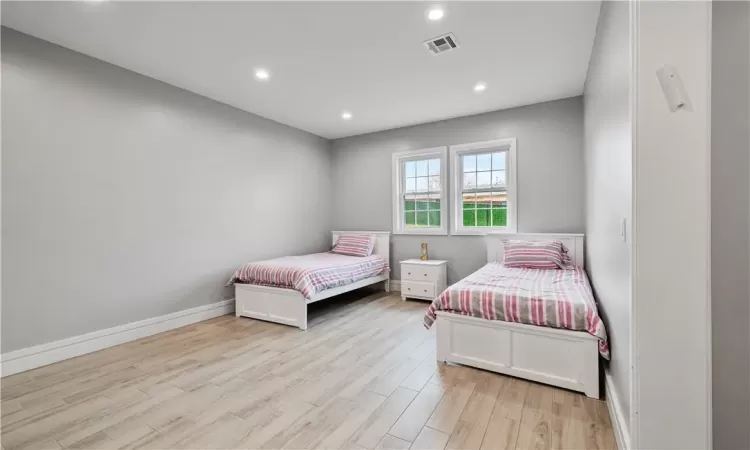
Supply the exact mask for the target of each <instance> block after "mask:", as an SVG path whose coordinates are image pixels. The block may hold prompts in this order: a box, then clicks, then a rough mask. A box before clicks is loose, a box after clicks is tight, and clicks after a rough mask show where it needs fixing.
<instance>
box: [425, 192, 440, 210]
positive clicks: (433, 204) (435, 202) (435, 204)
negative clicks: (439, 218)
mask: <svg viewBox="0 0 750 450" xmlns="http://www.w3.org/2000/svg"><path fill="white" fill-rule="evenodd" d="M427 209H430V210H436V209H440V197H437V196H434V195H433V196H430V201H429V202H428V207H427Z"/></svg>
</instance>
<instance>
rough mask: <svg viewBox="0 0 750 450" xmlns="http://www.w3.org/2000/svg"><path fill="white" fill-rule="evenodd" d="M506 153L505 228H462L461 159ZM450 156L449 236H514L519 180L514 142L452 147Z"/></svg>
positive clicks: (502, 141) (494, 141) (512, 139)
mask: <svg viewBox="0 0 750 450" xmlns="http://www.w3.org/2000/svg"><path fill="white" fill-rule="evenodd" d="M496 148H502V149H504V150H506V149H507V152H508V153H507V155H506V161H507V162H506V173H505V186H506V193H507V196H508V207H507V208H508V209H507V213H506V214H507V218H508V221H507V225H506V226H504V227H465V226H464V224H463V197H462V188H463V167H462V165H461V157H462V156H463V155H470V154H472V153H476V154H480V153H488V152H489V151H491V150H492V149H496ZM450 153H451V214H452V220H451V234H454V235H485V234H487V233H498V232H499V233H515V232H516V230H517V224H518V196H517V193H518V184H517V181H518V177H517V176H516V174H517V172H516V168H517V164H516V161H517V160H516V138H507V139H495V140H492V141H484V142H473V143H470V144H461V145H452V146H451V147H450Z"/></svg>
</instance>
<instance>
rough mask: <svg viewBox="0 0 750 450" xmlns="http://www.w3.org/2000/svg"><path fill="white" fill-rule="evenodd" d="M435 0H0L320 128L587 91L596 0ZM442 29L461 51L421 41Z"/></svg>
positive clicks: (364, 127) (65, 33) (60, 30)
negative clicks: (433, 48)
mask: <svg viewBox="0 0 750 450" xmlns="http://www.w3.org/2000/svg"><path fill="white" fill-rule="evenodd" d="M430 6H432V5H431V4H429V3H422V2H327V3H322V2H321V3H318V2H294V3H292V2H262V3H261V2H115V1H109V2H107V1H99V2H93V1H89V2H7V1H3V3H2V23H3V25H6V26H9V27H11V28H14V29H16V30H19V31H21V32H24V33H27V34H30V35H32V36H36V37H39V38H42V39H45V40H47V41H50V42H53V43H56V44H59V45H62V46H64V47H68V48H71V49H73V50H76V51H79V52H82V53H85V54H87V55H90V56H93V57H95V58H99V59H102V60H104V61H108V62H110V63H112V64H116V65H118V66H122V67H125V68H127V69H130V70H133V71H135V72H139V73H141V74H144V75H147V76H150V77H152V78H156V79H158V80H161V81H164V82H166V83H169V84H172V85H175V86H179V87H181V88H184V89H187V90H189V91H192V92H195V93H198V94H201V95H204V96H206V97H210V98H213V99H215V100H218V101H220V102H223V103H227V104H229V105H232V106H235V107H237V108H240V109H244V110H246V111H250V112H253V113H255V114H258V115H261V116H263V117H267V118H269V119H273V120H276V121H278V122H281V123H285V124H288V125H291V126H294V127H297V128H300V129H303V130H306V131H309V132H311V133H314V134H317V135H320V136H323V137H326V138H338V137H343V136H351V135H355V134H361V133H367V132H371V131H378V130H384V129H389V128H396V127H401V126H405V125H412V124H417V123H424V122H431V121H434V120H440V119H447V118H452V117H459V116H465V115H469V114H476V113H480V112H485V111H492V110H497V109H504V108H510V107H514V106H519V105H527V104H532V103H538V102H543V101H548V100H555V99H560V98H566V97H572V96H576V95H580V94H581V93H582V92H583V83H584V80H585V78H586V70H587V67H588V62H589V57H590V54H591V48H592V45H593V41H594V34H595V32H596V21H597V17H598V15H599V6H600V5H599V2H590V1H580V2H573V1H552V2H534V1H517V2H463V3H449V2H444V3H441V4H440V6H442V8H443V9H444V10H445V17H444V18H443V19H442V20H441V21H440V22H430V21H428V20H427V19H426V12H427V10H428V9H429V8H430ZM447 32H453V33H454V34H455V36H456V39H457V40H458V42H459V45H460V47H459V48H458V49H456V50H453V51H450V52H448V53H445V54H441V55H437V56H433V55H432V54H430V53H429V52H428V51H427V49H426V48H425V47H424V46H423V45H422V42H423V41H425V40H427V39H429V38H432V37H436V36H438V35H440V34H443V33H447ZM257 67H263V68H267V69H268V70H269V72H270V73H271V79H270V80H269V81H267V82H258V81H257V80H256V79H255V77H254V71H255V68H257ZM478 81H484V82H486V83H487V90H486V91H484V92H483V93H480V94H477V93H474V91H473V86H474V84H475V83H476V82H478ZM343 110H347V111H351V112H352V114H353V118H352V119H351V120H349V121H345V120H342V118H341V112H342V111H343Z"/></svg>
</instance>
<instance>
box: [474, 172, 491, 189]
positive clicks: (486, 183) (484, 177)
mask: <svg viewBox="0 0 750 450" xmlns="http://www.w3.org/2000/svg"><path fill="white" fill-rule="evenodd" d="M490 173H491V172H477V187H478V188H488V187H490V186H492V179H491V178H490Z"/></svg>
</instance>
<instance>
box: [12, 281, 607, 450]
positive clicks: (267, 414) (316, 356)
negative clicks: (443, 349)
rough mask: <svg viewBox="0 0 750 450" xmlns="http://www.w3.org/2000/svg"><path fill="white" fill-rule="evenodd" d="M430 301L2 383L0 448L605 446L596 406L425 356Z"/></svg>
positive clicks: (375, 302) (206, 336)
mask: <svg viewBox="0 0 750 450" xmlns="http://www.w3.org/2000/svg"><path fill="white" fill-rule="evenodd" d="M426 307H427V304H426V303H422V302H412V301H407V302H402V301H401V299H400V297H399V296H398V295H394V294H391V295H387V294H384V293H375V294H371V293H367V292H364V293H362V292H358V293H357V292H355V293H349V294H347V295H344V296H342V298H337V299H331V300H327V301H323V302H320V304H316V305H313V306H311V311H310V327H309V329H308V331H306V332H303V331H300V330H298V329H296V328H290V327H286V326H283V325H276V324H271V323H266V322H260V321H255V320H251V319H247V318H235V317H234V316H223V317H219V318H216V319H212V320H209V321H206V322H202V323H199V324H195V325H191V326H187V327H184V328H180V329H178V330H173V331H169V332H166V333H162V334H159V335H156V336H152V337H149V338H145V339H141V340H138V341H134V342H130V343H127V344H123V345H120V346H118V347H113V348H110V349H106V350H102V351H100V352H96V353H92V354H89V355H85V356H81V357H79V358H75V359H71V360H67V361H63V362H60V363H57V364H53V365H50V366H46V367H41V368H39V369H35V370H32V371H29V372H25V373H22V374H17V375H13V376H10V377H7V378H4V379H3V380H2V427H1V428H0V431H1V432H2V438H1V443H2V447H3V449H5V450H14V449H21V448H24V449H57V448H101V449H114V448H254V449H275V448H291V449H302V448H330V449H334V448H348V449H375V448H383V449H401V448H415V449H443V448H447V449H516V448H517V449H526V448H534V449H546V448H551V449H562V448H571V449H584V448H586V449H588V448H591V449H598V448H615V443H614V437H613V434H612V428H611V424H610V420H609V416H608V413H607V408H606V405H605V403H604V402H601V401H596V400H592V399H589V398H586V397H585V396H583V395H580V394H577V393H573V392H570V391H566V390H562V389H557V388H552V387H549V386H544V385H540V384H536V383H531V382H527V381H523V380H519V379H515V378H510V377H505V376H502V375H498V374H494V373H490V372H485V371H481V370H476V369H472V368H468V367H461V366H453V365H446V364H439V363H437V362H436V361H435V333H434V331H426V330H425V329H424V327H423V326H422V323H421V321H422V316H423V314H424V312H425V310H426Z"/></svg>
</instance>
